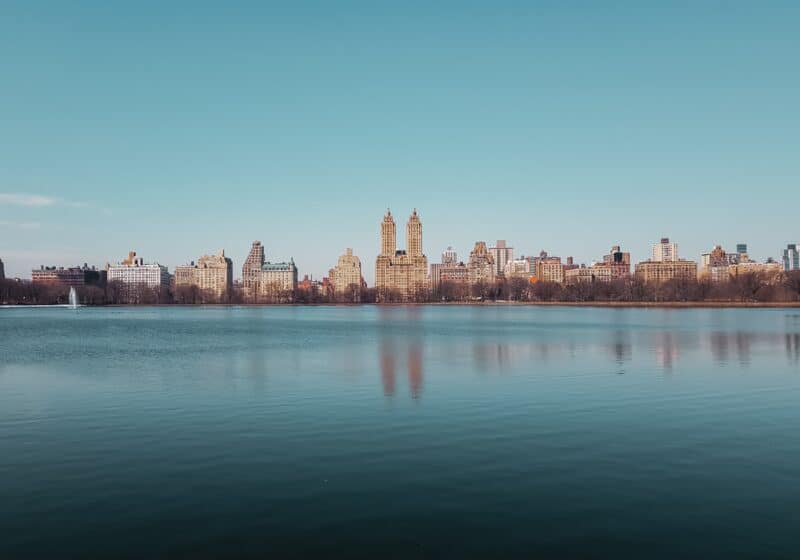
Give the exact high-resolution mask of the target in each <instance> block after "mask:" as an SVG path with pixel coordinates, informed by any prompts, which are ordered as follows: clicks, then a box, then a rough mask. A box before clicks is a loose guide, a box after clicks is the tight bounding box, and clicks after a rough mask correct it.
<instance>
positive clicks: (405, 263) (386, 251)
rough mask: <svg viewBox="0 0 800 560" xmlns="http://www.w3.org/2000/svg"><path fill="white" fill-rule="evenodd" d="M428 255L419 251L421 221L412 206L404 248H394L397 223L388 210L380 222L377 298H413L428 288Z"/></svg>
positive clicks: (395, 246)
mask: <svg viewBox="0 0 800 560" xmlns="http://www.w3.org/2000/svg"><path fill="white" fill-rule="evenodd" d="M427 281H428V257H426V256H425V255H424V254H423V253H422V222H421V221H420V219H419V216H418V215H417V210H416V209H415V210H414V211H413V212H412V213H411V216H410V217H409V218H408V223H407V224H406V248H405V250H399V249H398V248H397V225H396V224H395V221H394V217H393V216H392V212H391V210H387V211H386V215H385V216H384V217H383V221H382V222H381V252H380V254H379V255H378V258H377V259H376V260H375V288H376V289H377V296H378V299H379V300H384V301H385V300H395V301H398V300H399V301H402V300H413V299H415V298H416V296H417V295H418V294H420V293H421V292H423V291H424V290H425V289H426V288H427Z"/></svg>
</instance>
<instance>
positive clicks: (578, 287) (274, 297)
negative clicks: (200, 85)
mask: <svg viewBox="0 0 800 560" xmlns="http://www.w3.org/2000/svg"><path fill="white" fill-rule="evenodd" d="M76 291H77V294H78V300H79V301H80V303H81V304H82V305H120V304H133V305H154V304H175V305H197V304H240V305H246V304H288V303H292V304H331V303H343V304H346V303H351V304H352V303H376V302H379V303H402V302H404V301H405V300H404V298H403V297H402V296H401V294H400V293H399V292H396V291H393V290H380V291H379V290H377V289H375V288H363V287H360V286H357V285H353V286H350V287H349V288H348V289H347V290H345V291H343V292H341V293H335V292H333V291H332V290H326V291H320V290H309V289H303V288H298V289H295V290H277V289H276V290H271V291H267V293H262V294H260V295H257V296H254V297H251V296H249V295H248V294H246V293H245V292H244V291H243V290H242V289H241V287H239V286H236V287H234V288H233V289H232V290H231V291H230V292H229V293H226V294H223V295H222V296H218V295H217V294H215V293H211V292H208V291H203V290H200V289H198V288H197V287H196V286H180V287H177V288H175V289H167V288H152V287H149V286H147V285H144V284H142V285H135V286H130V285H124V284H121V283H119V282H114V281H112V282H108V283H106V284H105V285H86V286H78V287H76ZM412 299H413V301H414V302H418V303H447V302H461V303H468V302H482V301H488V302H492V301H514V302H565V303H581V302H587V303H588V302H630V303H637V302H642V303H673V302H741V303H781V302H785V303H789V302H797V301H800V271H793V272H789V273H786V274H782V275H781V276H780V277H779V279H777V280H776V277H775V276H774V275H765V274H761V273H749V274H741V275H739V276H737V277H735V278H731V280H730V281H728V282H720V283H712V282H710V281H708V280H703V279H700V280H671V281H667V282H661V283H646V282H642V281H641V280H638V279H636V278H627V279H619V280H615V281H613V282H586V283H578V284H559V283H554V282H537V283H530V282H529V281H528V280H527V279H525V278H513V277H512V278H510V279H500V280H498V281H496V282H492V283H477V284H473V285H468V284H464V283H453V282H442V283H441V284H440V285H439V286H437V287H436V288H435V289H420V290H419V291H418V292H417V294H416V295H415V297H414V298H412ZM68 301H69V286H65V285H62V284H34V283H32V282H29V281H18V280H10V279H5V280H0V303H2V304H22V305H51V304H65V303H67V302H68Z"/></svg>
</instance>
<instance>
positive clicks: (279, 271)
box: [242, 241, 297, 299]
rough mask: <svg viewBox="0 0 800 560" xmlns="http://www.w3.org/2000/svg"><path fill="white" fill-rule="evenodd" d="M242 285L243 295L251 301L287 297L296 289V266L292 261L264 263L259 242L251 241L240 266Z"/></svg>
mask: <svg viewBox="0 0 800 560" xmlns="http://www.w3.org/2000/svg"><path fill="white" fill-rule="evenodd" d="M242 285H243V287H244V292H245V295H246V296H247V297H249V298H251V299H260V298H263V297H266V298H275V297H277V296H281V297H283V296H287V294H289V293H290V292H292V291H293V290H295V289H296V288H297V266H296V265H295V264H294V259H290V260H289V261H288V262H278V263H273V262H266V260H265V256H264V246H263V245H262V244H261V242H260V241H253V244H252V246H251V248H250V253H249V254H248V255H247V259H245V261H244V265H242Z"/></svg>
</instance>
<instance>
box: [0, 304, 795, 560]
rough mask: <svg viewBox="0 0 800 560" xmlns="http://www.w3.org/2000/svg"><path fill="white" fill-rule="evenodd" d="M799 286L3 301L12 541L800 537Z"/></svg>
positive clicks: (456, 551)
mask: <svg viewBox="0 0 800 560" xmlns="http://www.w3.org/2000/svg"><path fill="white" fill-rule="evenodd" d="M798 403H800V311H798V310H796V309H795V310H791V309H790V310H787V309H761V310H756V309H716V310H711V309H699V310H656V309H644V310H637V309H589V308H580V309H578V308H536V307H408V308H404V307H398V308H377V307H319V308H310V307H303V308H300V307H264V308H108V309H99V308H85V307H84V308H80V309H79V310H78V312H76V313H64V312H63V310H56V309H0V535H1V536H2V538H0V558H55V557H58V558H66V557H70V558H98V557H115V558H123V557H129V558H141V557H148V558H161V557H189V558H198V557H234V556H247V557H254V558H255V557H257V558H264V557H275V558H292V557H306V558H323V557H334V556H335V557H348V558H442V557H446V558H504V557H508V558H531V557H558V558H604V557H647V558H676V557H681V558H708V557H724V558H755V557H758V558H796V555H797V552H796V542H797V530H798V528H799V527H800V516H798V504H800V475H798V473H800V410H799V409H798Z"/></svg>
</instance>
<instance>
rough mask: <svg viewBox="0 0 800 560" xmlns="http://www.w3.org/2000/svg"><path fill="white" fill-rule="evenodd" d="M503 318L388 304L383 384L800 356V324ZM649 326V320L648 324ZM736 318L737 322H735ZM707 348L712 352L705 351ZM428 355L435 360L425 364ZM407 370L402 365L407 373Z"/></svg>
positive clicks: (416, 389)
mask: <svg viewBox="0 0 800 560" xmlns="http://www.w3.org/2000/svg"><path fill="white" fill-rule="evenodd" d="M511 325H512V326H511V327H509V321H507V320H506V319H504V322H502V323H501V322H500V321H498V322H497V324H494V323H492V322H491V321H490V322H486V323H484V324H482V325H481V326H480V327H479V328H475V326H474V325H459V324H447V325H440V324H436V323H435V322H431V321H430V319H429V318H426V317H424V314H422V313H420V312H419V311H417V310H397V309H394V310H389V311H382V312H381V316H380V321H379V332H380V336H379V352H378V355H379V362H380V363H379V366H380V374H381V381H382V386H383V392H384V395H386V396H389V397H391V396H394V395H395V393H396V391H397V383H398V379H397V378H398V376H399V375H402V374H403V373H406V374H407V378H408V380H407V382H408V387H409V393H410V395H411V396H412V398H414V399H418V398H420V397H421V396H422V392H423V382H424V371H425V369H426V368H427V367H430V368H431V369H433V370H438V369H439V366H440V365H441V364H444V365H445V366H446V371H448V372H451V373H454V372H459V374H460V373H461V372H469V371H470V370H471V371H473V372H475V373H479V374H485V373H509V372H513V371H514V370H517V371H519V372H520V373H530V374H537V373H544V374H546V373H548V372H550V371H557V370H558V368H559V367H560V366H561V365H562V364H564V363H581V362H585V364H586V367H582V368H580V369H579V370H578V371H586V372H588V373H604V372H608V373H617V374H625V373H630V372H634V373H635V372H646V371H648V370H652V369H653V368H655V369H656V370H660V371H662V372H674V371H681V370H679V369H678V368H679V367H681V365H682V366H683V370H682V371H691V369H689V370H687V368H691V367H693V364H695V363H701V362H702V361H703V360H707V359H708V357H710V358H711V360H712V361H713V363H716V364H717V365H720V366H723V367H724V366H727V365H729V364H733V363H736V364H738V365H739V366H742V367H749V366H750V365H751V364H752V363H754V360H755V358H754V356H756V355H765V354H766V355H769V354H770V353H772V354H774V356H780V355H781V354H782V353H784V352H785V355H786V358H787V360H788V361H789V363H791V364H795V365H796V364H798V363H800V332H797V331H800V327H799V326H798V325H797V324H792V325H791V330H792V331H795V332H788V333H787V332H780V330H778V331H777V332H770V331H758V330H745V329H729V330H720V329H716V330H711V329H709V330H707V331H702V330H697V329H691V328H685V327H683V328H664V325H657V326H656V325H653V326H654V327H655V328H652V327H651V328H632V326H631V325H623V324H619V323H615V324H614V325H613V326H610V325H592V326H591V328H573V327H571V328H569V329H563V330H558V331H557V330H554V329H552V328H550V327H549V326H548V325H542V324H536V323H530V324H521V325H517V328H514V326H513V325H514V324H513V323H511ZM647 326H648V327H650V325H647ZM732 326H733V325H732ZM704 356H705V357H704ZM426 359H427V360H429V361H430V364H426ZM401 372H402V373H401Z"/></svg>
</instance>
